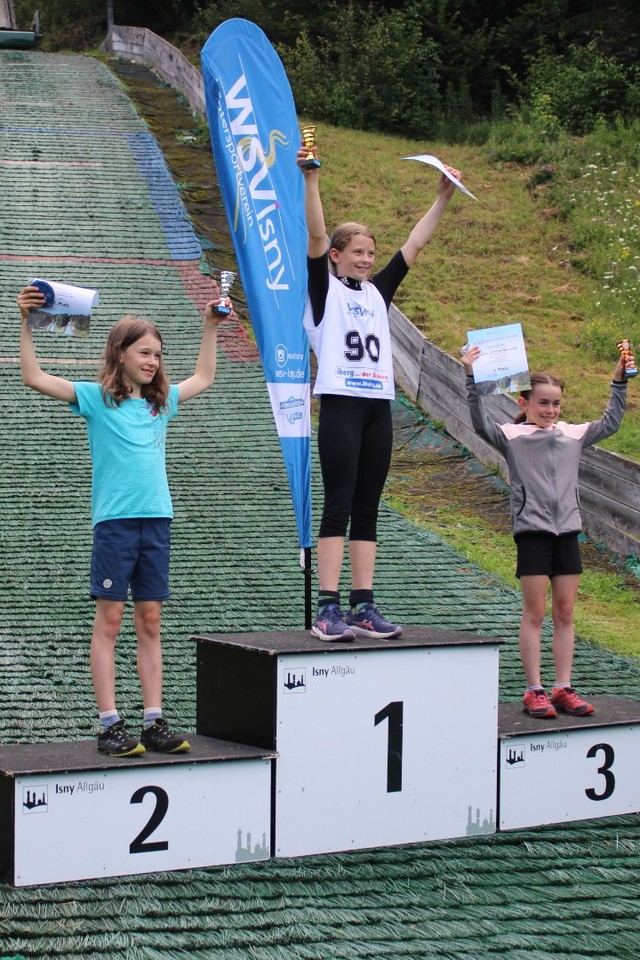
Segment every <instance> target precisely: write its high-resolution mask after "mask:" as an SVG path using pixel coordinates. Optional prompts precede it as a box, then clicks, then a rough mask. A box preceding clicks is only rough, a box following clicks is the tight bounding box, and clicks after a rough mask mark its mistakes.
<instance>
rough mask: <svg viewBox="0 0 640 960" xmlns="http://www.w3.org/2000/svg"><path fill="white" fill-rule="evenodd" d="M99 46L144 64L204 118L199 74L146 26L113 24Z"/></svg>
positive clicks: (202, 91)
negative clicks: (181, 95)
mask: <svg viewBox="0 0 640 960" xmlns="http://www.w3.org/2000/svg"><path fill="white" fill-rule="evenodd" d="M102 46H103V49H104V50H107V51H108V52H109V53H114V54H117V55H122V56H126V57H132V58H133V59H135V60H142V61H143V63H148V64H149V66H151V67H153V69H154V70H155V71H156V73H158V74H160V76H161V77H162V79H163V80H164V81H165V82H166V83H168V84H169V85H170V86H172V87H175V89H176V90H179V91H180V92H181V93H182V94H183V95H184V97H185V98H186V100H187V102H188V103H189V105H190V107H191V109H192V110H193V112H194V113H197V114H199V115H200V116H201V117H203V118H206V115H207V109H206V105H205V99H204V86H203V82H202V76H201V74H200V71H199V70H198V68H197V67H194V65H193V64H192V63H190V62H189V61H188V60H187V59H186V57H184V56H183V55H182V54H181V53H180V51H179V50H177V49H176V48H175V47H173V46H172V45H171V44H170V43H167V41H166V40H163V39H162V37H159V36H158V35H157V34H155V33H152V31H151V30H147V29H146V27H119V26H115V25H114V26H113V28H112V29H111V31H110V33H109V35H108V36H107V38H106V40H105V41H104V43H103V44H102Z"/></svg>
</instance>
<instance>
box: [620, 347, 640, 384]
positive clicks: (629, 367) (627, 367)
mask: <svg viewBox="0 0 640 960" xmlns="http://www.w3.org/2000/svg"><path fill="white" fill-rule="evenodd" d="M618 350H619V351H620V353H621V354H622V356H623V357H624V377H625V380H629V379H630V378H631V377H637V376H638V367H637V364H636V360H635V357H634V355H633V350H632V349H631V343H630V342H629V340H627V339H626V337H625V338H624V339H622V340H618Z"/></svg>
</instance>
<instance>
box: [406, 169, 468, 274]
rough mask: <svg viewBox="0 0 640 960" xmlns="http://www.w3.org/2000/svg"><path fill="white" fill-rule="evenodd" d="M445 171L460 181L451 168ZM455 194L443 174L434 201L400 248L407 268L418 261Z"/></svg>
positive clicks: (458, 173) (451, 184)
mask: <svg viewBox="0 0 640 960" xmlns="http://www.w3.org/2000/svg"><path fill="white" fill-rule="evenodd" d="M447 170H449V171H450V173H452V174H453V176H454V177H455V178H456V179H457V180H460V179H461V174H460V172H459V171H458V170H454V169H453V167H447ZM455 192H456V187H455V185H454V184H453V183H452V182H451V180H449V178H448V177H445V175H444V173H443V174H442V176H441V177H440V180H439V181H438V194H437V196H436V199H435V200H434V202H433V204H432V205H431V207H430V208H429V209H428V210H427V212H426V213H425V215H424V216H423V217H422V219H421V220H419V221H418V223H416V225H415V227H414V228H413V230H412V231H411V233H410V234H409V236H408V237H407V240H406V243H405V244H404V246H403V247H402V255H403V257H404V259H405V261H406V264H407V266H408V267H411V266H413V264H414V263H415V262H416V260H417V259H418V255H419V254H420V251H421V250H422V248H423V247H424V246H425V245H426V244H427V243H428V242H429V240H430V239H431V237H432V236H433V234H434V232H435V229H436V227H437V226H438V224H439V223H440V220H441V218H442V215H443V213H444V212H445V210H446V209H447V207H448V205H449V201H450V200H451V197H452V196H453V195H454V193H455Z"/></svg>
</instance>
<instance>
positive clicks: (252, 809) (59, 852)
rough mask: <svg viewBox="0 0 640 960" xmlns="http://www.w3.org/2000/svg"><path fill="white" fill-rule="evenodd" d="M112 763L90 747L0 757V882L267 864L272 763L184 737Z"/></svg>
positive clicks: (33, 749)
mask: <svg viewBox="0 0 640 960" xmlns="http://www.w3.org/2000/svg"><path fill="white" fill-rule="evenodd" d="M189 739H190V742H191V746H192V749H191V751H190V753H184V754H176V755H175V756H171V755H169V756H165V755H162V754H156V753H152V752H150V751H148V752H147V753H146V754H144V755H142V756H141V757H132V758H130V759H114V758H111V757H106V756H104V755H103V754H100V753H98V752H97V750H96V746H95V741H93V740H92V741H81V742H75V743H34V744H16V745H13V746H5V747H0V771H1V773H0V823H1V824H2V826H1V827H0V873H1V875H2V878H3V879H5V880H8V881H9V882H10V883H13V884H15V885H16V886H23V885H29V884H41V883H59V882H62V881H70V880H83V879H92V878H96V877H112V876H122V875H127V874H135V873H153V872H157V871H160V870H163V871H164V870H179V869H184V868H187V867H205V866H214V865H218V864H226V863H233V862H239V861H244V860H264V859H267V858H268V857H269V856H270V846H269V837H270V820H271V763H272V760H273V756H274V754H273V752H272V751H265V750H261V749H256V748H253V747H246V746H243V745H241V744H235V743H222V742H220V741H216V740H211V739H208V738H206V737H198V736H195V737H191V736H190V738H189Z"/></svg>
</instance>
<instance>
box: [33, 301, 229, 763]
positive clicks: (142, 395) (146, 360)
mask: <svg viewBox="0 0 640 960" xmlns="http://www.w3.org/2000/svg"><path fill="white" fill-rule="evenodd" d="M216 292H218V293H219V291H216ZM219 300H220V297H219V296H218V298H217V299H213V300H211V301H210V302H209V303H208V304H207V306H206V308H205V313H204V332H203V337H202V345H201V347H200V353H199V355H198V359H197V361H196V366H195V370H194V372H193V374H192V375H191V376H190V377H187V379H186V380H183V381H182V382H181V383H178V384H176V385H170V384H169V383H168V381H167V377H166V374H165V370H164V365H163V362H162V337H161V335H160V332H159V330H158V329H157V327H155V326H154V324H152V323H150V322H149V321H148V320H141V319H139V318H137V317H123V319H122V320H120V321H118V323H116V324H115V326H114V327H112V329H111V332H110V333H109V337H108V339H107V344H106V348H105V355H104V362H103V365H102V368H101V370H100V373H99V375H98V382H97V383H87V382H84V381H78V382H72V381H70V380H66V379H65V378H64V377H58V376H54V375H53V374H50V373H46V372H45V371H44V370H43V369H42V368H41V366H40V363H39V361H38V358H37V356H36V352H35V348H34V344H33V337H32V333H31V328H30V327H29V326H28V323H27V320H28V317H29V311H30V310H32V309H37V308H40V307H42V306H43V305H44V302H45V298H44V295H43V294H42V293H41V292H40V290H39V289H38V288H37V287H35V286H27V287H25V288H24V289H23V290H22V292H21V293H20V294H19V296H18V306H19V307H20V313H21V316H22V331H21V336H20V363H21V369H22V381H23V383H24V384H25V385H26V386H28V387H31V388H32V389H33V390H37V391H38V393H43V394H45V395H46V396H48V397H53V398H54V399H55V400H63V401H65V402H67V403H69V404H70V405H71V410H72V412H73V413H75V414H76V415H78V416H81V417H83V418H84V419H85V421H86V423H87V430H88V435H89V447H90V451H91V461H92V467H93V471H92V472H93V477H92V519H93V525H94V527H93V530H94V538H93V550H92V556H91V595H92V597H93V598H94V599H95V601H96V612H95V619H94V624H93V632H92V635H91V649H90V663H91V678H92V681H93V687H94V690H95V694H96V700H97V704H98V712H99V717H100V727H101V732H100V734H99V736H98V750H100V751H101V752H103V753H107V754H109V755H110V756H119V757H130V756H136V755H138V754H141V753H144V752H145V749H153V750H159V751H161V752H163V753H178V752H182V751H185V750H189V743H188V741H187V740H186V739H185V737H184V736H182V734H178V733H174V732H173V731H172V730H171V729H170V728H169V726H168V724H167V722H166V720H165V719H164V718H163V716H162V648H161V643H160V619H161V612H162V604H163V601H164V600H166V599H167V597H168V596H169V545H170V535H169V528H170V524H171V518H172V517H173V507H172V504H171V496H170V494H169V485H168V482H167V471H166V463H165V443H166V434H167V426H168V423H169V421H170V420H171V419H172V417H174V416H175V415H176V413H177V411H178V404H180V403H184V402H185V401H187V400H191V399H192V398H193V397H197V396H198V394H200V393H202V392H203V391H204V390H206V389H207V387H210V386H211V384H212V383H213V380H214V377H215V372H216V342H217V329H218V324H219V323H220V320H222V319H223V318H224V316H228V313H226V314H224V315H223V314H220V313H217V312H216V310H215V307H216V305H217V304H218V303H219ZM129 589H130V590H131V595H132V598H133V602H134V606H133V620H134V626H135V630H136V636H137V641H138V657H137V662H138V675H139V677H140V683H141V686H142V698H143V703H144V719H143V728H142V733H141V735H140V737H139V738H138V737H135V736H132V735H131V734H129V732H128V731H127V729H126V727H125V725H124V722H123V721H122V720H121V718H120V715H119V713H118V711H117V708H116V702H115V647H116V641H117V638H118V634H119V632H120V627H121V624H122V616H123V612H124V604H125V601H126V599H127V597H128V594H129Z"/></svg>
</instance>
